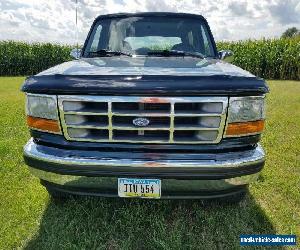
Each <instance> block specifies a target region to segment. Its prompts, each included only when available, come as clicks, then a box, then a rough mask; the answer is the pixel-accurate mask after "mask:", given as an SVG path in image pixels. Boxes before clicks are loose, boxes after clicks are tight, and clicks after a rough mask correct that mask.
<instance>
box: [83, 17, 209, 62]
mask: <svg viewBox="0 0 300 250" xmlns="http://www.w3.org/2000/svg"><path fill="white" fill-rule="evenodd" d="M100 50H109V51H121V52H125V53H129V54H133V55H147V54H149V52H151V51H160V50H161V51H163V50H177V51H183V52H189V53H200V54H202V55H204V56H206V57H210V56H211V57H213V56H215V55H214V49H213V46H212V42H211V37H210V33H209V32H208V30H207V26H206V24H205V23H204V22H203V21H202V20H201V19H198V18H183V17H155V16H153V17H148V16H147V17H138V16H137V17H125V18H108V19H102V20H101V19H100V20H99V21H98V22H97V23H96V24H95V25H94V27H93V30H92V32H91V35H90V37H89V40H88V42H87V44H86V47H85V49H84V53H83V56H85V57H88V56H90V55H91V54H93V55H95V52H97V51H100Z"/></svg>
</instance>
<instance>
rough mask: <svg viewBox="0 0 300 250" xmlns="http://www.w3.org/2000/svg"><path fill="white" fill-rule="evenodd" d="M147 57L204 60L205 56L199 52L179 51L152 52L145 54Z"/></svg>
mask: <svg viewBox="0 0 300 250" xmlns="http://www.w3.org/2000/svg"><path fill="white" fill-rule="evenodd" d="M147 55H148V56H163V57H168V56H191V57H197V58H201V59H204V58H205V56H204V55H203V54H201V53H199V52H187V51H181V50H152V51H149V52H148V53H147Z"/></svg>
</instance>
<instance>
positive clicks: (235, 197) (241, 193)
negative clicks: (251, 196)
mask: <svg viewBox="0 0 300 250" xmlns="http://www.w3.org/2000/svg"><path fill="white" fill-rule="evenodd" d="M247 193H248V187H247V186H246V187H243V188H241V189H240V190H238V191H236V192H235V193H232V194H229V195H226V196H224V197H219V198H214V199H211V200H207V202H208V203H220V204H228V205H229V204H235V203H239V202H241V201H243V200H244V199H245V197H246V195H247Z"/></svg>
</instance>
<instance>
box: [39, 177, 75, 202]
mask: <svg viewBox="0 0 300 250" xmlns="http://www.w3.org/2000/svg"><path fill="white" fill-rule="evenodd" d="M41 184H42V185H43V186H44V187H45V188H46V190H47V192H48V194H49V196H50V197H51V199H53V200H54V201H57V202H62V201H66V200H68V199H69V198H70V197H71V195H70V194H67V193H64V192H61V191H59V190H58V189H55V188H53V187H51V186H50V185H47V182H45V181H43V180H41Z"/></svg>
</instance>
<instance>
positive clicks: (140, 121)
mask: <svg viewBox="0 0 300 250" xmlns="http://www.w3.org/2000/svg"><path fill="white" fill-rule="evenodd" d="M132 123H133V125H135V126H138V127H146V126H148V124H149V123H150V121H149V120H148V119H147V118H143V117H139V118H135V119H133V121H132Z"/></svg>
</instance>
